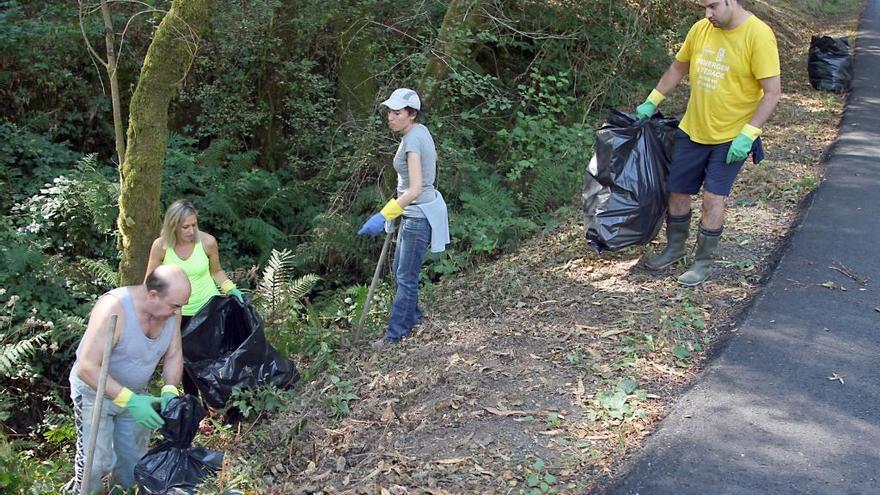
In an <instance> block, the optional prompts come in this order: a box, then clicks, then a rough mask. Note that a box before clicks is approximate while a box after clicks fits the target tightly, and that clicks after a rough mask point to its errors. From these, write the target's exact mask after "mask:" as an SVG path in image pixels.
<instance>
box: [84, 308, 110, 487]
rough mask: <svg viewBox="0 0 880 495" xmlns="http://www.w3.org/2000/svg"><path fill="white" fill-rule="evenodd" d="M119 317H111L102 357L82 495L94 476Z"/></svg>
mask: <svg viewBox="0 0 880 495" xmlns="http://www.w3.org/2000/svg"><path fill="white" fill-rule="evenodd" d="M117 317H118V316H117V315H110V323H109V324H108V325H107V326H108V327H109V328H108V329H107V330H108V331H107V342H106V343H104V355H103V356H102V357H101V374H100V375H98V388H97V389H96V390H95V406H94V407H93V408H92V428H91V429H90V430H89V444H88V447H87V448H86V465H85V467H84V468H83V480H82V490H81V491H80V493H81V494H82V495H88V494H89V493H90V492H89V488H90V487H89V478H90V477H91V476H92V462H93V461H94V458H95V447H97V445H98V430H99V429H100V427H101V409H102V407H103V405H104V387H106V386H107V373H108V372H109V371H110V351H112V350H113V336H114V335H116V319H117Z"/></svg>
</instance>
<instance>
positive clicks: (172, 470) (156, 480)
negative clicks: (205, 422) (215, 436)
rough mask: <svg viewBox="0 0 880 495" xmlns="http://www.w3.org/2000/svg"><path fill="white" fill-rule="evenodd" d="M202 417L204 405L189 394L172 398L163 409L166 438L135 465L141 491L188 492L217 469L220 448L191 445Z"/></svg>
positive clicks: (151, 494)
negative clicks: (212, 448) (217, 450)
mask: <svg viewBox="0 0 880 495" xmlns="http://www.w3.org/2000/svg"><path fill="white" fill-rule="evenodd" d="M204 417H205V409H204V408H203V407H202V406H201V404H199V400H198V399H197V398H195V397H193V396H192V395H185V396H183V397H176V398H174V399H171V401H170V402H169V403H168V407H167V408H166V409H165V411H163V412H162V419H164V420H165V425H164V426H163V427H162V430H161V431H162V435H163V436H164V437H165V440H163V441H162V443H160V444H159V445H158V446H156V447H155V448H153V449H152V450H150V451H149V452H147V454H146V455H144V457H143V458H141V460H140V461H139V462H138V463H137V465H136V466H135V467H134V479H135V481H137V483H138V485H140V488H141V492H140V493H147V494H150V495H153V494H157V495H158V494H174V495H178V494H181V495H182V494H191V493H193V490H194V488H195V487H196V485H198V484H199V483H200V482H201V481H202V479H204V478H205V477H206V476H208V475H209V474H212V473H215V472H216V471H217V470H218V469H220V466H221V464H223V453H222V452H215V451H213V450H207V449H203V448H201V447H193V446H192V441H193V438H195V436H196V431H198V429H199V421H201V420H202V418H204Z"/></svg>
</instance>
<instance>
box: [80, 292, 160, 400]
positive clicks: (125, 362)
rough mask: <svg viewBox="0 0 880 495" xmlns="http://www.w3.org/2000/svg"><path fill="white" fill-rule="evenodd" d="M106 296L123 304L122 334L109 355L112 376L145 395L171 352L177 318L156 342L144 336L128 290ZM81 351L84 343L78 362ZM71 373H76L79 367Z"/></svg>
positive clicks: (121, 383) (125, 385)
mask: <svg viewBox="0 0 880 495" xmlns="http://www.w3.org/2000/svg"><path fill="white" fill-rule="evenodd" d="M105 295H110V296H113V297H114V298H116V299H117V300H118V301H119V302H120V304H122V313H123V314H122V319H123V326H122V335H121V336H120V337H119V340H118V341H117V342H116V347H114V348H113V351H112V352H111V353H110V370H109V373H110V376H112V377H113V379H114V380H116V381H117V382H119V384H120V385H122V386H123V387H128V388H130V389H131V390H132V391H134V392H143V391H144V390H146V389H147V385H148V384H149V383H150V378H152V376H153V372H154V371H156V366H157V365H158V364H159V360H160V359H162V356H164V355H165V353H166V352H167V351H168V347H169V346H170V345H171V338H172V336H173V335H174V329H175V326H176V324H177V317H176V316H172V317H171V318H168V321H166V322H165V325H164V326H163V327H162V333H160V334H159V336H158V337H156V338H155V339H151V338H149V337H147V336H146V335H144V332H143V330H142V329H141V325H140V321H139V320H138V317H137V313H136V312H135V309H134V302H133V301H132V299H131V291H129V287H119V288H117V289H113V290H111V291H110V292H108V293H107V294H105ZM81 352H82V342H80V343H79V347H78V348H77V349H76V358H77V361H78V360H79V358H80V353H81ZM71 373H76V366H74V367H73V371H71Z"/></svg>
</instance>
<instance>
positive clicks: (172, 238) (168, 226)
mask: <svg viewBox="0 0 880 495" xmlns="http://www.w3.org/2000/svg"><path fill="white" fill-rule="evenodd" d="M198 214H199V212H198V210H196V207H195V206H193V204H192V203H190V202H189V200H187V199H178V200H177V201H175V202H173V203H171V206H169V207H168V209H167V210H165V220H163V221H162V235H161V237H162V244H163V246H162V247H164V248H165V249H168V248H169V247H170V248H173V247H174V246H176V245H177V228H178V227H180V224H182V223H183V221H184V220H186V219H187V218H189V217H190V216H193V215H195V216H198ZM198 233H199V228H198V226H196V238H197V239H198Z"/></svg>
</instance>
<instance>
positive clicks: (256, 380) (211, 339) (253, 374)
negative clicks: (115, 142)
mask: <svg viewBox="0 0 880 495" xmlns="http://www.w3.org/2000/svg"><path fill="white" fill-rule="evenodd" d="M183 359H184V370H185V371H186V373H187V374H189V376H190V378H192V380H193V381H194V382H195V384H196V387H197V388H198V389H199V392H201V394H202V397H203V398H204V399H205V402H207V403H208V405H209V406H211V407H216V408H220V407H223V406H224V405H225V404H226V401H227V400H228V399H229V397H230V396H232V390H233V389H234V388H241V389H248V388H255V387H260V386H264V385H275V386H277V387H282V388H283V387H287V386H290V385H292V384H293V383H295V382H296V381H297V380H299V373H298V372H297V370H296V367H295V366H294V365H293V363H292V362H291V361H290V360H289V359H287V358H285V357H284V356H282V355H281V354H279V353H278V351H276V350H275V348H273V347H272V345H271V344H269V342H267V341H266V334H265V333H264V331H263V320H262V318H260V315H259V314H257V312H256V310H255V309H254V308H253V306H250V305H245V304H242V303H240V302H238V299H236V298H234V297H213V298H212V299H211V300H210V301H209V302H208V304H206V305H205V306H204V307H203V308H202V309H201V310H199V312H198V313H196V315H195V316H193V317H192V319H191V320H190V321H189V324H187V327H186V329H185V330H184V332H183Z"/></svg>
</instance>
